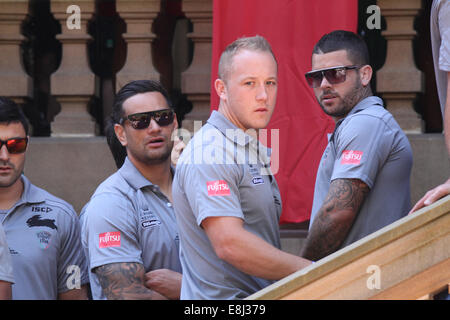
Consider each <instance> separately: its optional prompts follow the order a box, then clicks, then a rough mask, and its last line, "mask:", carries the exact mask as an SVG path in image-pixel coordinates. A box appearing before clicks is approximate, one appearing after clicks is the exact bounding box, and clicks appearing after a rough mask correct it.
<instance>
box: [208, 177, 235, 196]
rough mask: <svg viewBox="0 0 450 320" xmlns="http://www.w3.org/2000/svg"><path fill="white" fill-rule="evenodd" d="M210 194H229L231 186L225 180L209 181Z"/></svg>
mask: <svg viewBox="0 0 450 320" xmlns="http://www.w3.org/2000/svg"><path fill="white" fill-rule="evenodd" d="M206 189H207V190H208V196H229V195H230V188H229V187H228V184H227V182H226V181H225V180H216V181H207V182H206Z"/></svg>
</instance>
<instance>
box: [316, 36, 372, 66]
mask: <svg viewBox="0 0 450 320" xmlns="http://www.w3.org/2000/svg"><path fill="white" fill-rule="evenodd" d="M338 50H346V51H347V56H348V59H349V60H350V61H351V62H352V63H353V64H356V65H366V64H370V58H369V50H368V49H367V45H366V43H365V41H364V40H363V39H362V38H361V37H360V36H359V35H357V34H356V33H353V32H350V31H345V30H335V31H333V32H330V33H327V34H325V35H324V36H322V38H320V40H319V41H318V42H317V43H316V45H315V46H314V49H313V54H324V53H329V52H333V51H338Z"/></svg>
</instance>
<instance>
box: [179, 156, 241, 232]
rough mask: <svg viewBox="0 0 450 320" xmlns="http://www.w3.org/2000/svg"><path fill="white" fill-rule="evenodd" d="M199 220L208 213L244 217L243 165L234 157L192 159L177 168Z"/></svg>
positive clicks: (215, 215)
mask: <svg viewBox="0 0 450 320" xmlns="http://www.w3.org/2000/svg"><path fill="white" fill-rule="evenodd" d="M176 174H178V175H180V176H184V177H181V179H180V180H179V181H181V183H182V184H183V186H182V189H183V190H184V192H185V194H186V197H187V200H188V202H189V205H190V207H191V209H192V211H193V214H194V215H195V218H196V221H197V224H198V225H200V224H201V223H202V221H203V220H204V219H206V218H208V217H219V216H229V217H238V218H241V219H244V216H243V212H242V208H241V204H240V196H239V184H240V181H241V180H242V175H243V174H242V168H241V167H240V166H239V165H237V164H235V163H234V162H233V161H225V163H224V164H217V163H195V162H194V163H189V164H182V165H181V166H180V168H177V171H176Z"/></svg>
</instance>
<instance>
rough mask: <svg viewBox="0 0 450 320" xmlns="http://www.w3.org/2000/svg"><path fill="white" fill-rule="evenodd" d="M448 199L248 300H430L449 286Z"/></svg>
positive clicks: (381, 230)
mask: <svg viewBox="0 0 450 320" xmlns="http://www.w3.org/2000/svg"><path fill="white" fill-rule="evenodd" d="M449 212H450V196H447V197H445V198H443V199H441V200H439V201H438V202H436V203H434V204H432V205H430V206H428V207H426V208H423V209H421V210H419V211H417V212H415V213H413V214H411V215H408V216H406V217H404V218H402V219H400V220H398V221H396V222H394V223H392V224H390V225H388V226H386V227H385V228H383V229H380V230H378V231H377V232H375V233H372V234H371V235H369V236H367V237H365V238H363V239H361V240H359V241H357V242H355V243H353V244H351V245H349V246H347V247H345V248H343V249H341V250H339V251H337V252H335V253H333V254H331V255H329V256H327V257H325V258H323V259H321V260H319V261H317V262H316V263H315V264H312V265H310V266H309V267H307V268H305V269H302V270H299V271H297V272H296V273H293V274H291V275H290V276H288V277H286V278H284V279H281V280H280V281H278V282H276V283H274V284H273V285H271V286H268V287H267V288H265V289H263V290H261V291H258V292H256V293H255V294H253V295H251V296H250V297H248V298H247V299H263V300H268V299H288V300H297V299H314V300H316V299H389V300H394V299H429V298H433V296H434V295H435V294H436V293H437V292H441V291H443V290H449V285H450V214H449Z"/></svg>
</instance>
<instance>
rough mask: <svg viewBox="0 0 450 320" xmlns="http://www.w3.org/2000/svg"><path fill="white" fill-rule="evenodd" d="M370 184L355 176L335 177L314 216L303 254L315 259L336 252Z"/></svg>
mask: <svg viewBox="0 0 450 320" xmlns="http://www.w3.org/2000/svg"><path fill="white" fill-rule="evenodd" d="M368 192H369V187H368V186H367V185H366V184H365V183H364V182H362V181H361V180H358V179H336V180H333V181H332V182H331V184H330V190H329V191H328V195H327V197H326V199H325V201H324V203H323V205H322V207H321V208H320V210H319V212H318V213H317V215H316V218H315V219H314V223H313V225H312V227H311V228H310V231H309V235H308V238H307V239H306V243H305V245H304V249H303V252H302V256H303V257H305V258H307V259H310V260H313V261H316V260H319V259H321V258H323V257H325V256H327V255H329V254H331V253H333V252H334V251H336V250H337V249H338V248H339V247H340V245H341V244H342V242H343V241H344V239H345V237H346V236H347V234H348V232H349V230H350V228H351V226H352V224H353V221H354V219H355V217H356V215H357V214H358V212H359V209H360V208H361V206H362V204H363V202H364V199H365V197H366V195H367V193H368Z"/></svg>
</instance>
